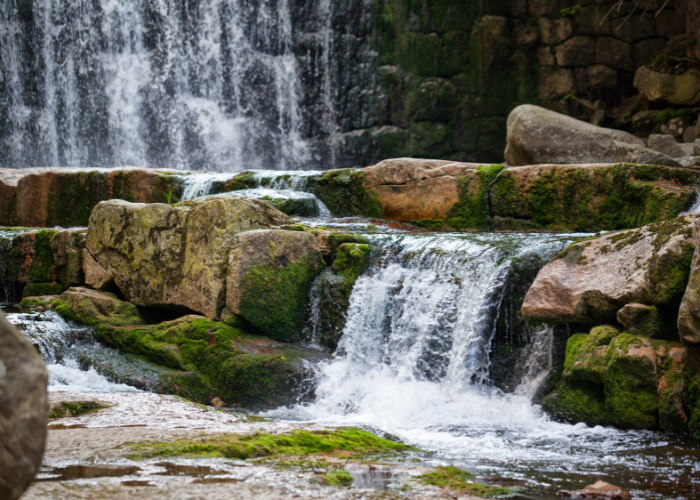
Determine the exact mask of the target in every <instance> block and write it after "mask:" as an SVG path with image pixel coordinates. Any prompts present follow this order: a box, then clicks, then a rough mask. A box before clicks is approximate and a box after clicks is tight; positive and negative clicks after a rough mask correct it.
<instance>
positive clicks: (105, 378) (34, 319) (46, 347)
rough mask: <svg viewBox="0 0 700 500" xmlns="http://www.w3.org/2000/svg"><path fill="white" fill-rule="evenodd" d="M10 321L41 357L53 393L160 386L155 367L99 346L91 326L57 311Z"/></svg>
mask: <svg viewBox="0 0 700 500" xmlns="http://www.w3.org/2000/svg"><path fill="white" fill-rule="evenodd" d="M7 320H8V321H9V322H10V323H13V324H14V325H15V326H16V327H17V328H18V329H19V330H20V331H21V332H22V333H24V334H25V335H26V336H27V338H28V339H29V341H30V342H31V343H32V344H33V345H34V346H35V347H36V348H37V350H38V351H39V353H40V354H41V357H42V359H43V360H44V362H45V363H46V367H47V369H48V372H49V390H50V391H69V392H103V393H104V392H107V393H115V392H141V391H140V390H141V389H143V390H149V391H151V390H154V389H155V388H156V387H157V384H158V370H157V369H156V368H155V367H153V366H152V365H150V364H149V363H146V362H144V361H141V360H139V359H138V358H135V357H128V356H125V355H123V354H120V353H119V351H117V350H116V349H112V348H109V347H105V346H103V345H101V344H99V343H98V342H97V341H96V340H95V336H94V332H93V330H92V328H90V327H86V326H84V325H76V324H73V323H72V322H69V321H66V320H64V319H63V318H61V316H59V315H58V314H57V313H55V312H53V311H46V312H42V313H9V314H7ZM137 387H138V388H137Z"/></svg>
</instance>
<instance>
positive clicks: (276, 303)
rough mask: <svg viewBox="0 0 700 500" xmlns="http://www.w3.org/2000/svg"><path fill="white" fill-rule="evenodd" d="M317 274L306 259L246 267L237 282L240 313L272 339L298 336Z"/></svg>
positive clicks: (294, 338)
mask: <svg viewBox="0 0 700 500" xmlns="http://www.w3.org/2000/svg"><path fill="white" fill-rule="evenodd" d="M316 274H317V272H316V270H315V269H312V268H311V266H310V265H309V263H305V262H298V263H292V264H288V265H287V266H284V267H278V266H272V265H264V264H261V265H258V266H254V267H252V268H250V269H248V270H246V274H245V275H243V277H242V278H241V282H240V294H241V301H240V305H239V308H240V314H241V316H243V317H244V318H245V319H246V320H247V321H248V322H249V323H250V324H251V325H252V326H254V327H255V328H257V329H259V330H260V331H262V332H264V333H265V334H266V335H268V336H269V337H271V338H273V339H277V340H282V341H292V340H296V339H298V338H299V335H300V333H301V328H302V326H303V319H304V318H303V316H304V310H305V307H306V300H307V295H308V289H309V286H310V284H311V281H312V280H313V278H314V277H315V276H316Z"/></svg>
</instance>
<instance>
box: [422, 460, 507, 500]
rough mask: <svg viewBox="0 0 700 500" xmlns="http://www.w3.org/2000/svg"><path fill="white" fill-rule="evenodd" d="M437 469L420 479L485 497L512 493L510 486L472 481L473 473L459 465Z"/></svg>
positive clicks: (425, 482)
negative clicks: (489, 484) (458, 466)
mask: <svg viewBox="0 0 700 500" xmlns="http://www.w3.org/2000/svg"><path fill="white" fill-rule="evenodd" d="M437 469H438V470H437V471H436V472H430V473H428V474H423V475H422V476H420V477H419V478H418V481H420V482H421V483H424V484H430V485H433V486H438V487H440V488H448V489H450V490H455V491H461V492H462V493H467V494H469V495H476V496H479V497H484V498H493V497H495V496H501V495H509V494H511V490H510V488H503V487H499V486H488V485H484V484H479V483H475V482H473V481H471V479H472V478H473V477H474V475H473V474H471V473H469V472H466V471H463V470H462V469H458V468H457V467H437Z"/></svg>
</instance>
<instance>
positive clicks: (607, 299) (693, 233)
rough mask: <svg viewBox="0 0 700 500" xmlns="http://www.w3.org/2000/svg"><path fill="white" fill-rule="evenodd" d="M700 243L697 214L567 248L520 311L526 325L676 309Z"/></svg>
mask: <svg viewBox="0 0 700 500" xmlns="http://www.w3.org/2000/svg"><path fill="white" fill-rule="evenodd" d="M698 239H700V214H688V215H684V216H682V217H678V218H676V219H672V220H670V221H667V222H658V223H654V224H650V225H647V226H644V227H641V228H638V229H634V230H630V231H624V232H618V233H614V234H607V235H605V236H603V237H600V238H595V239H591V240H586V241H581V242H579V243H575V244H572V245H571V246H569V247H568V248H567V249H566V250H564V251H563V252H561V253H560V254H559V255H557V256H556V257H555V258H554V260H552V261H551V262H550V263H549V264H547V265H546V266H545V267H544V268H543V269H542V270H541V271H540V272H539V274H538V275H537V278H536V279H535V282H534V283H533V284H532V286H531V287H530V290H528V293H527V295H526V296H525V300H524V301H523V305H522V308H521V312H522V315H523V317H524V318H525V319H527V320H529V321H545V322H579V323H592V322H606V321H615V319H616V313H617V311H618V310H619V309H620V308H622V307H623V306H624V305H626V304H629V303H633V302H634V303H639V304H643V305H650V306H673V307H677V306H678V305H679V304H680V302H681V299H682V298H683V294H684V293H685V289H686V284H687V283H688V277H689V274H690V267H691V260H692V258H693V252H694V250H695V246H696V244H697V242H698Z"/></svg>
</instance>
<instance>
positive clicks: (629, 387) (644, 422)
mask: <svg viewBox="0 0 700 500" xmlns="http://www.w3.org/2000/svg"><path fill="white" fill-rule="evenodd" d="M683 353H684V349H683V347H682V346H681V345H680V344H679V343H677V342H668V341H663V340H655V339H650V338H647V337H640V336H637V335H632V334H630V333H627V332H621V331H619V330H618V329H616V328H613V327H610V326H601V327H596V328H593V329H592V330H591V332H590V333H589V334H576V335H574V336H572V337H571V338H570V339H569V341H568V343H567V348H566V360H565V362H564V369H563V374H562V378H561V380H560V381H559V383H558V384H557V387H556V388H555V390H554V391H553V392H552V393H551V394H549V395H548V396H547V397H545V399H544V401H543V403H542V407H543V408H544V409H545V411H547V412H549V413H550V414H552V415H554V416H556V417H559V418H561V419H564V420H567V421H571V422H585V423H586V424H588V425H612V426H616V427H621V428H625V429H659V428H660V429H664V430H679V428H680V430H687V427H686V426H685V423H686V422H687V417H686V415H685V411H684V409H683V404H682V402H681V404H680V405H679V404H677V403H678V401H679V400H678V395H677V394H675V393H676V392H677V391H678V386H677V384H676V383H675V382H676V381H677V380H678V379H679V374H680V373H681V370H680V363H681V360H682V357H683ZM681 397H682V396H681ZM681 401H682V399H681Z"/></svg>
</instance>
